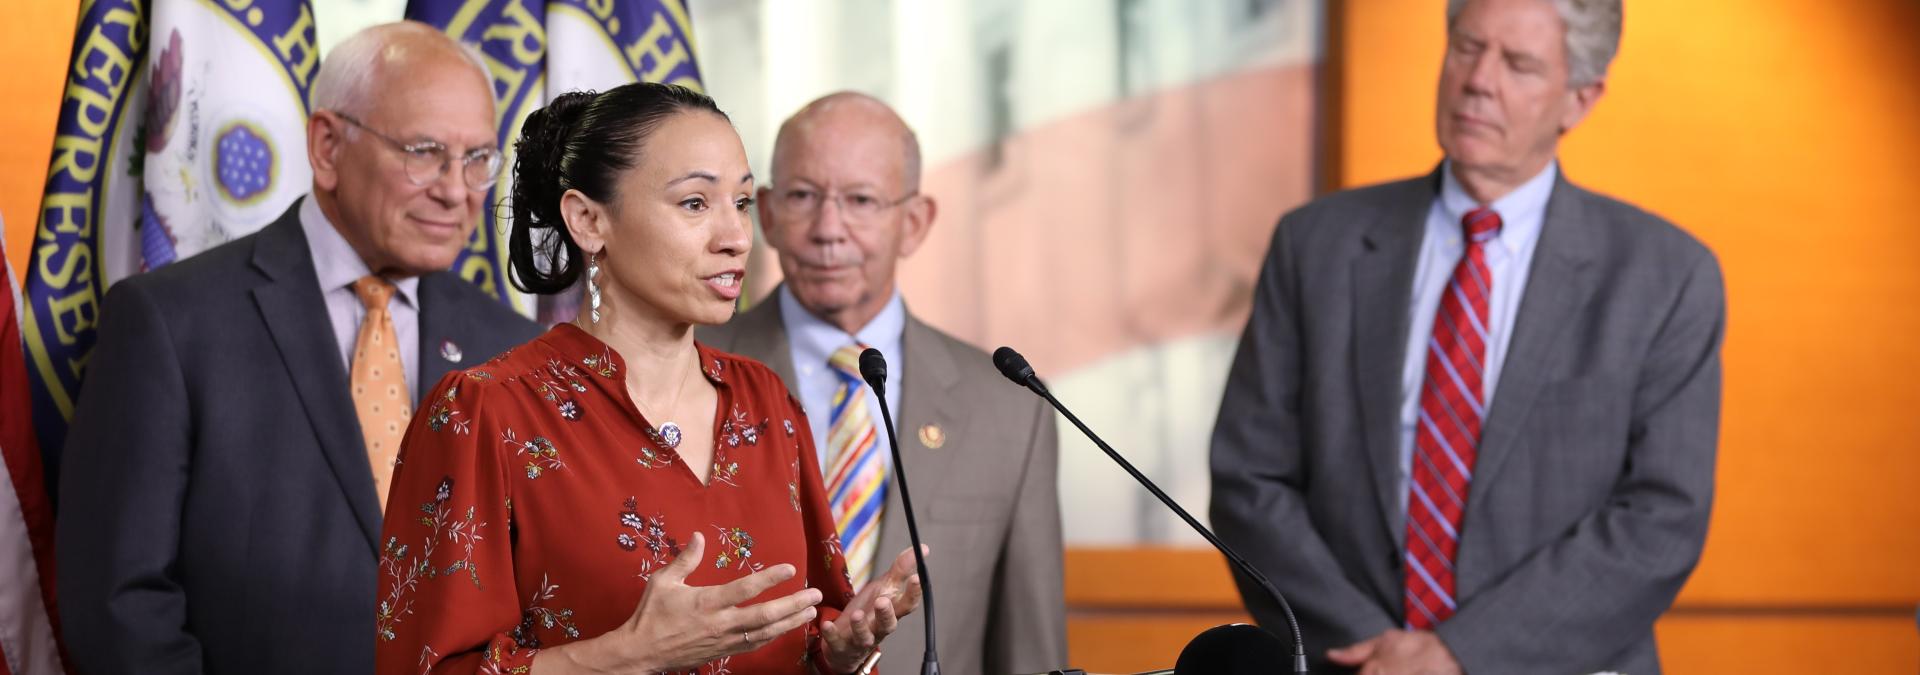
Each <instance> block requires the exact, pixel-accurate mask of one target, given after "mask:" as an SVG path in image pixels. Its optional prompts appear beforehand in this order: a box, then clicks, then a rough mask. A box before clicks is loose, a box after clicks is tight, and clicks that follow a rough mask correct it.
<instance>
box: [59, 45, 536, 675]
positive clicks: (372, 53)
mask: <svg viewBox="0 0 1920 675" xmlns="http://www.w3.org/2000/svg"><path fill="white" fill-rule="evenodd" d="M313 103H314V107H315V110H314V113H313V115H312V118H311V120H310V121H309V123H308V127H307V132H308V139H307V143H308V146H307V151H308V158H309V160H310V162H311V164H312V167H313V192H312V194H311V195H310V196H308V197H306V198H303V199H301V200H299V201H298V202H297V203H295V204H294V206H293V207H292V208H290V209H288V210H287V212H286V214H285V215H283V216H281V217H280V218H279V219H278V220H276V221H274V222H273V223H272V224H269V225H267V226H266V227H265V228H263V229H262V230H261V231H260V232H258V233H256V234H253V235H250V236H247V237H243V238H241V239H238V240H236V241H233V242H230V243H228V244H225V245H222V246H220V247H217V248H214V249H212V250H209V251H207V252H205V253H202V254H200V255H198V256H194V257H192V258H189V259H187V260H183V261H181V262H179V263H176V264H174V265H171V266H168V267H165V268H162V269H159V270H156V271H154V272H152V273H148V274H142V275H139V276H134V277H131V278H128V279H126V280H125V281H121V282H120V283H118V284H116V285H115V286H114V288H113V290H112V292H110V293H109V294H108V295H107V298H106V303H105V306H104V308H103V309H102V310H101V325H100V342H99V344H98V346H97V347H95V350H94V352H93V356H92V357H91V362H90V363H89V364H88V366H87V373H86V380H85V382H86V384H85V387H84V389H83V390H82V393H81V395H80V400H79V405H78V407H77V408H76V410H75V411H74V417H73V425H72V432H71V434H70V435H69V436H68V438H67V444H66V447H65V458H64V465H65V470H63V471H61V485H60V488H61V489H60V511H59V523H58V526H57V530H58V573H59V581H58V584H59V598H60V610H61V614H62V617H61V618H62V619H63V620H64V622H65V635H66V640H67V646H68V648H69V652H70V653H71V654H72V655H73V661H74V664H75V667H76V670H78V671H79V672H82V673H86V674H87V675H111V674H116V673H143V674H144V673H182V674H185V673H248V674H251V673H368V672H372V670H373V643H374V615H375V607H374V574H375V566H376V561H377V551H378V550H379V546H378V542H377V541H376V539H377V538H378V535H379V533H380V522H381V508H382V505H381V504H380V503H379V501H378V498H377V496H376V495H378V494H379V493H380V492H381V491H383V490H384V487H383V486H380V485H377V484H376V480H377V479H376V476H377V475H388V474H387V473H386V472H384V471H380V468H381V467H376V466H375V465H376V464H378V463H379V462H378V461H377V459H376V458H377V457H378V456H380V455H379V454H378V453H370V452H369V451H368V447H369V446H370V445H372V444H373V442H372V441H370V440H366V439H372V438H386V439H390V440H394V441H397V433H392V431H393V430H391V429H390V428H389V427H387V425H386V424H384V423H383V424H382V425H381V426H380V428H378V429H369V428H366V425H363V424H362V419H363V418H362V416H361V415H359V414H358V413H357V409H358V406H357V404H359V403H361V402H363V401H364V400H365V398H364V397H365V396H366V395H368V394H383V393H390V394H391V395H393V396H394V397H395V398H397V399H399V400H400V401H401V402H402V403H403V405H401V406H400V407H401V409H402V410H407V409H411V408H412V407H414V406H413V404H414V402H417V401H418V399H419V397H420V396H422V395H424V394H425V392H427V391H429V390H430V389H431V387H432V385H433V384H434V383H435V382H436V381H437V380H439V379H440V377H441V376H442V375H444V374H446V373H447V372H448V371H449V370H452V369H454V368H460V367H465V366H468V365H472V364H475V363H479V362H481V361H484V360H486V359H488V358H490V357H491V356H492V355H494V354H496V353H498V352H501V351H504V350H505V349H507V348H508V347H511V346H513V345H516V344H519V343H521V342H524V341H526V340H529V339H531V338H533V337H534V336H535V335H536V334H537V327H536V326H535V325H533V324H532V323H531V322H529V321H527V320H526V319H524V318H521V317H520V316H519V315H517V314H515V313H513V311H512V310H511V309H509V308H507V307H506V306H505V305H503V304H501V303H500V302H499V301H497V300H495V299H494V298H492V297H489V296H488V295H486V294H485V293H482V292H481V291H480V290H479V289H477V288H475V287H474V286H472V285H471V284H468V283H467V282H465V281H462V280H461V279H460V278H458V277H456V276H454V275H453V274H452V273H450V272H448V271H446V270H447V268H448V267H450V266H451V265H452V264H453V260H454V256H455V254H456V253H457V252H458V251H459V250H460V249H461V248H462V247H463V246H464V244H465V242H466V241H467V235H469V234H470V233H471V232H472V230H473V227H474V223H475V222H476V219H477V218H478V217H479V214H480V208H481V206H482V203H483V202H484V200H485V195H486V192H487V190H486V187H487V186H488V185H491V184H492V182H493V180H494V177H495V176H496V175H497V170H498V168H499V163H498V155H499V153H498V150H497V148H495V143H494V131H493V104H492V103H493V99H492V94H491V87H490V84H489V80H488V78H487V76H486V74H485V71H484V70H482V69H481V68H480V67H479V66H478V64H477V63H476V62H474V61H471V60H469V59H468V57H467V54H466V52H464V51H463V50H462V49H461V48H460V47H459V45H457V44H456V43H454V42H452V41H451V40H449V39H447V38H446V37H444V36H442V35H441V34H440V33H438V32H437V31H435V30H433V29H432V28H430V27H427V26H423V25H420V24H396V25H388V26H382V27H376V28H373V29H369V30H368V31H367V32H364V33H362V34H360V35H357V36H355V37H352V38H350V39H348V40H347V41H345V42H343V43H342V44H341V45H340V46H338V47H336V48H335V50H334V51H333V52H332V53H330V54H329V55H328V57H327V60H326V62H325V63H324V64H323V65H322V66H321V67H320V72H319V74H318V75H317V76H316V78H315V84H314V92H313ZM390 139H391V140H390ZM363 284H374V285H377V286H384V287H386V288H387V289H389V291H388V292H389V293H390V294H391V295H390V296H388V298H387V301H386V302H385V304H384V307H383V308H382V311H383V312H384V315H385V317H386V318H387V320H386V321H379V322H376V321H372V320H363V318H364V317H368V316H380V315H379V314H376V313H375V309H374V307H376V306H375V305H372V304H371V303H370V302H369V303H367V305H366V306H363V304H362V303H363V298H360V297H357V296H356V290H355V289H356V288H357V287H359V286H361V285H363ZM368 330H376V331H377V334H380V335H382V336H383V337H382V339H383V340H386V339H391V340H393V341H391V342H386V344H391V345H393V348H392V349H390V350H386V351H383V352H382V353H381V355H379V356H384V357H386V358H397V360H398V361H399V362H400V363H401V368H402V370H403V371H404V373H405V378H404V380H405V387H404V392H397V391H396V392H366V391H364V390H365V389H366V387H364V386H363V383H362V382H360V381H359V379H358V375H357V374H356V375H355V376H354V378H353V379H352V380H350V376H349V372H350V371H358V370H360V369H358V368H354V367H353V364H355V363H357V362H358V361H360V360H363V359H373V358H377V357H376V356H371V355H369V354H368V352H366V351H358V352H357V353H356V352H350V351H349V349H351V348H353V347H355V345H356V342H360V341H361V339H360V338H361V336H362V335H366V334H368V333H367V331H368ZM350 381H351V384H350ZM388 422H389V423H395V424H399V425H400V427H401V428H404V422H405V419H404V415H401V416H400V419H397V420H388ZM380 433H386V434H388V435H387V436H385V437H378V436H374V435H373V434H380ZM387 456H389V457H390V455H387ZM388 463H389V464H390V460H388Z"/></svg>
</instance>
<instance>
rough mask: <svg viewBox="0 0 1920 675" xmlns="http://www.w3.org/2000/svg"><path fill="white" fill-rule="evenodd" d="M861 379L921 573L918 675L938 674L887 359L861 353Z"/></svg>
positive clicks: (928, 585) (927, 583)
mask: <svg viewBox="0 0 1920 675" xmlns="http://www.w3.org/2000/svg"><path fill="white" fill-rule="evenodd" d="M860 377H861V378H862V379H865V380H866V381H867V386H869V387H872V388H873V397H874V398H876V399H879V401H880V421H882V422H884V423H886V425H887V427H886V429H887V446H888V449H889V450H892V451H893V478H894V482H897V483H899V484H900V510H901V511H902V512H904V513H906V514H907V537H908V538H909V539H912V540H913V564H914V566H915V567H918V568H919V570H920V601H921V603H922V604H925V605H926V606H927V607H926V612H925V613H926V616H927V651H926V656H925V657H924V658H922V659H921V661H920V675H940V657H939V656H936V655H935V654H934V650H933V636H934V632H933V581H932V578H931V577H928V576H927V559H926V557H925V556H923V555H921V554H920V524H919V522H917V521H915V520H914V519H913V496H912V495H911V494H909V493H908V491H907V468H906V465H905V464H904V463H902V462H901V461H900V434H899V433H898V432H899V430H898V429H895V428H894V427H893V411H891V410H888V409H887V357H885V356H881V355H880V350H878V349H874V348H872V347H868V348H867V350H866V351H864V352H860Z"/></svg>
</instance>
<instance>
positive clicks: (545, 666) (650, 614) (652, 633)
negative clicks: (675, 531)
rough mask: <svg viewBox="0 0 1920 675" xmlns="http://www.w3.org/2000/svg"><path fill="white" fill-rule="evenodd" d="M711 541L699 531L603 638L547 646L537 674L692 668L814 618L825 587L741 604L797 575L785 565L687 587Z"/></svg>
mask: <svg viewBox="0 0 1920 675" xmlns="http://www.w3.org/2000/svg"><path fill="white" fill-rule="evenodd" d="M705 549H706V539H705V538H704V537H702V536H701V535H700V534H699V533H694V535H693V539H692V541H689V542H688V543H687V548H686V549H685V550H684V551H681V553H680V555H679V556H678V557H676V558H674V559H673V562H671V563H668V564H667V566H666V567H662V568H660V571H658V572H654V573H653V577H652V578H650V579H648V580H647V592H646V595H644V596H641V598H640V606H639V607H636V608H635V609H634V611H633V616H631V617H628V619H627V622H626V623H625V624H622V625H621V626H620V627H619V628H615V629H613V630H612V631H609V632H607V633H606V634H604V635H601V636H599V637H596V638H593V639H590V640H583V641H580V642H575V643H573V644H569V645H564V646H561V647H557V648H553V649H547V650H544V651H542V652H541V653H540V654H539V656H538V657H536V659H535V661H534V672H535V673H541V674H543V675H544V674H545V673H629V672H642V673H655V672H661V671H680V670H692V669H694V668H697V667H699V666H700V665H702V664H705V663H708V662H711V661H713V660H715V659H719V658H721V657H724V656H731V655H734V654H740V653H744V652H750V651H753V650H755V649H758V648H759V647H760V646H761V645H765V644H767V643H768V642H770V641H772V640H773V639H774V638H777V637H780V636H781V635H784V634H786V632H787V631H790V630H793V629H795V628H799V627H801V626H804V625H806V624H807V622H809V621H812V620H813V618H814V616H815V614H816V613H817V610H815V609H814V607H813V606H814V605H816V604H818V603H819V602H820V591H818V590H816V589H812V588H806V589H801V590H800V591H799V592H796V593H794V594H792V595H788V596H786V597H783V598H779V599H775V600H769V601H767V602H763V603H760V604H757V605H746V606H739V605H740V603H743V602H746V601H748V600H752V599H753V598H755V597H758V596H759V595H760V594H761V593H763V592H766V590H767V589H770V588H773V587H774V586H777V585H779V584H780V583H781V582H784V581H786V580H788V579H792V578H793V575H794V569H793V566H792V565H787V564H780V565H774V566H773V567H769V568H767V569H765V570H761V571H759V572H755V573H753V574H750V575H747V576H744V577H741V578H739V579H735V580H733V581H731V582H728V583H725V584H722V585H719V586H689V585H687V583H686V581H687V576H688V575H690V574H692V573H693V571H694V570H695V569H697V568H699V566H700V560H701V557H702V553H704V551H705Z"/></svg>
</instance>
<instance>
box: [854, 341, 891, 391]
mask: <svg viewBox="0 0 1920 675" xmlns="http://www.w3.org/2000/svg"><path fill="white" fill-rule="evenodd" d="M860 377H861V378H862V379H865V380H866V381H867V386H870V387H873V388H874V390H875V391H878V390H880V388H881V387H885V386H886V382H887V357H885V356H881V355H880V350H878V349H874V348H872V347H868V348H867V350H866V351H864V352H860Z"/></svg>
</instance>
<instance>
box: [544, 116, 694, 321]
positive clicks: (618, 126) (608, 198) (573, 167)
mask: <svg viewBox="0 0 1920 675" xmlns="http://www.w3.org/2000/svg"><path fill="white" fill-rule="evenodd" d="M692 110H702V111H706V112H711V113H713V114H715V115H719V116H720V117H721V118H723V119H725V118H726V117H727V114H726V113H724V112H721V111H720V107H719V106H716V105H714V103H713V99H712V98H708V97H707V95H705V94H702V93H700V92H697V91H694V90H692V89H688V88H686V87H682V86H678V85H672V84H659V83H654V82H635V83H632V84H623V85H620V86H618V87H614V88H612V89H608V90H606V91H604V92H599V93H595V92H591V91H571V92H567V93H565V94H561V95H560V97H559V98H556V99H554V100H553V102H552V103H548V104H547V106H546V107H545V108H541V109H539V110H535V111H533V114H531V115H528V116H527V121H526V122H525V123H523V124H522V125H521V126H520V140H519V141H518V142H516V143H515V144H514V155H515V157H514V160H513V194H512V196H510V197H509V198H508V200H509V202H508V203H509V205H510V206H511V207H512V210H513V230H512V234H511V235H510V236H509V239H508V240H507V254H508V258H509V259H510V260H511V262H512V271H513V274H512V277H513V285H514V287H515V288H519V289H520V290H521V291H522V292H526V293H538V294H541V295H550V294H553V293H558V292H560V291H563V290H566V289H567V288H568V287H570V286H572V285H573V284H574V282H576V281H579V279H580V274H581V270H582V269H583V268H582V263H583V262H584V261H583V260H582V258H583V256H582V254H581V251H580V245H579V244H576V243H574V241H573V234H572V233H571V232H568V231H567V222H566V220H565V219H563V218H562V217H561V216H560V196H561V195H564V194H566V193H567V190H579V191H580V192H581V193H582V194H585V195H586V196H588V197H592V198H593V200H594V201H597V202H601V203H612V202H613V197H614V183H615V180H616V179H617V178H618V177H619V175H620V172H622V171H626V170H627V169H630V168H633V166H634V164H636V163H638V162H639V160H640V146H641V145H643V144H645V143H646V140H647V137H648V136H651V135H652V134H653V131H654V129H657V128H659V127H660V125H661V123H663V122H665V121H666V120H667V118H669V117H672V116H673V115H675V114H677V113H680V112H682V111H692ZM536 230H538V231H537V232H536Z"/></svg>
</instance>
